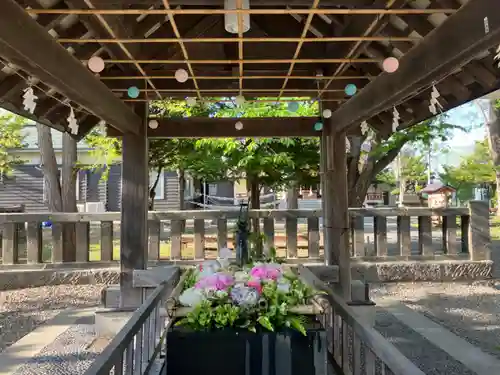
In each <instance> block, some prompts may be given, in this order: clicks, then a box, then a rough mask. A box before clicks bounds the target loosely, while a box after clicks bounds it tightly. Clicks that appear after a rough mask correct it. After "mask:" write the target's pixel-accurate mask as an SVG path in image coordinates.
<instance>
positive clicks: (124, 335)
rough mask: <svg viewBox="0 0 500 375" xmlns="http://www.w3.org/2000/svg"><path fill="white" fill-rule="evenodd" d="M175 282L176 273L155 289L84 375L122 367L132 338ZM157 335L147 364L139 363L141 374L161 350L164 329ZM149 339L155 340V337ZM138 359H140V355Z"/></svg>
mask: <svg viewBox="0 0 500 375" xmlns="http://www.w3.org/2000/svg"><path fill="white" fill-rule="evenodd" d="M175 282H180V281H179V273H178V272H176V273H174V274H173V275H172V277H171V279H170V280H168V281H165V282H163V283H161V284H160V285H159V286H158V287H156V288H155V290H154V291H153V293H152V294H151V295H150V296H149V297H148V298H147V299H146V301H145V302H144V303H143V304H142V305H141V306H140V307H139V309H137V310H136V311H135V312H134V313H133V314H132V316H131V317H130V320H129V321H128V322H127V323H126V324H125V326H124V327H123V328H122V329H121V330H120V331H119V332H118V334H117V335H116V336H115V337H114V338H113V340H111V342H110V343H109V344H108V346H106V348H105V349H104V351H103V352H102V353H101V354H100V355H99V356H98V357H97V358H96V360H95V361H94V362H93V363H92V365H91V366H90V368H89V369H88V370H87V371H86V372H85V375H108V374H109V373H110V371H111V369H113V368H114V367H115V366H116V365H117V364H118V365H119V364H121V365H122V366H123V357H124V353H125V351H126V350H130V348H132V345H133V343H134V337H135V336H136V335H138V334H139V336H140V331H141V330H142V329H143V328H144V325H145V324H147V320H148V318H150V317H151V315H152V313H153V311H155V310H156V309H158V308H159V307H160V306H159V305H160V303H161V302H162V301H165V299H166V297H167V294H168V293H169V291H170V290H171V289H172V285H173V283H175ZM155 333H156V332H155ZM155 333H153V334H155ZM159 333H160V335H159V341H158V342H157V343H156V342H155V343H154V348H153V353H150V355H149V357H150V358H149V361H148V363H146V364H142V362H141V361H139V362H140V363H141V367H142V369H141V374H142V373H146V371H148V369H149V368H150V367H151V365H152V361H153V360H154V359H155V357H156V356H157V355H158V353H159V352H160V350H161V346H162V345H163V342H164V339H165V335H166V329H165V327H161V326H160V332H159ZM150 339H156V337H153V338H150ZM147 345H148V343H144V342H142V346H141V350H142V349H144V348H145V346H147ZM129 354H130V353H129ZM127 357H129V355H127ZM136 358H137V357H136ZM139 358H142V355H141V357H139ZM136 363H137V362H136ZM115 372H116V370H115ZM120 373H121V372H120ZM126 374H128V372H126Z"/></svg>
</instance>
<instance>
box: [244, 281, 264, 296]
mask: <svg viewBox="0 0 500 375" xmlns="http://www.w3.org/2000/svg"><path fill="white" fill-rule="evenodd" d="M247 286H248V287H250V288H255V290H257V292H258V293H259V294H261V293H262V281H261V280H258V279H250V280H248V281H247Z"/></svg>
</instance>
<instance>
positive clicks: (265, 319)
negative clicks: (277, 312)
mask: <svg viewBox="0 0 500 375" xmlns="http://www.w3.org/2000/svg"><path fill="white" fill-rule="evenodd" d="M257 322H258V323H259V324H260V325H261V326H262V327H264V328H265V329H267V330H268V331H272V332H274V327H273V325H272V324H271V321H270V320H269V318H268V317H267V316H260V317H259V318H258V319H257Z"/></svg>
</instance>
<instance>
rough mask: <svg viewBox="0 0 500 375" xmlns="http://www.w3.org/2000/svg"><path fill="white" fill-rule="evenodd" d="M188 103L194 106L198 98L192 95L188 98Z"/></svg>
mask: <svg viewBox="0 0 500 375" xmlns="http://www.w3.org/2000/svg"><path fill="white" fill-rule="evenodd" d="M186 104H187V105H188V106H190V107H193V106H195V105H196V98H193V97H190V98H187V99H186Z"/></svg>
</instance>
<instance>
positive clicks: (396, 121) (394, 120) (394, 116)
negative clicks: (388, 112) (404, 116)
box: [392, 107, 399, 132]
mask: <svg viewBox="0 0 500 375" xmlns="http://www.w3.org/2000/svg"><path fill="white" fill-rule="evenodd" d="M398 126H399V112H398V109H397V108H396V107H394V110H393V111H392V131H393V132H396V130H398Z"/></svg>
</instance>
